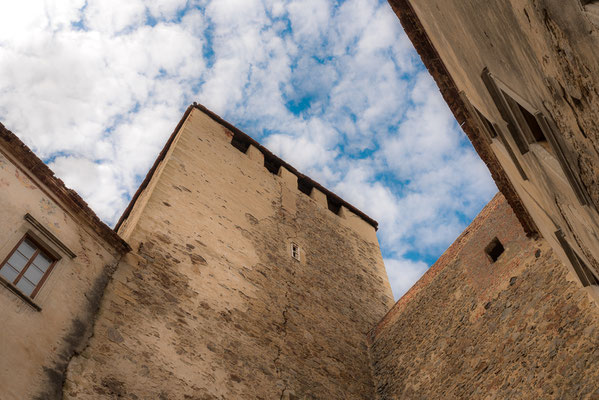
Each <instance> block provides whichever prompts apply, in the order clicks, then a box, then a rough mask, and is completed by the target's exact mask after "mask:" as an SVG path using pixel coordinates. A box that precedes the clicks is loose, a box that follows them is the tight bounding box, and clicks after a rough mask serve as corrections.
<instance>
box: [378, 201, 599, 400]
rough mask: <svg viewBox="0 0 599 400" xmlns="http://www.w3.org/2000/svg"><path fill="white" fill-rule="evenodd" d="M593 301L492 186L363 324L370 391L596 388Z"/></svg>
mask: <svg viewBox="0 0 599 400" xmlns="http://www.w3.org/2000/svg"><path fill="white" fill-rule="evenodd" d="M495 237H497V238H498V239H499V240H500V241H501V242H502V244H503V245H504V246H505V252H504V253H503V254H502V255H501V256H500V257H499V259H498V260H497V261H496V262H494V263H492V262H491V259H490V258H489V257H488V256H487V255H486V253H485V247H486V246H487V244H488V243H489V242H491V240H493V238H495ZM598 311H599V309H598V308H597V305H596V304H595V303H594V302H593V301H592V300H591V297H590V296H589V294H588V293H587V292H586V291H585V290H583V289H582V288H581V286H580V284H579V283H578V282H577V281H575V278H574V276H573V274H572V273H571V272H570V271H569V269H568V268H566V267H565V266H564V265H563V264H562V263H561V262H560V261H559V259H558V258H556V257H555V255H554V253H553V251H552V249H551V247H550V246H548V244H547V243H546V242H545V241H544V240H543V239H538V240H533V239H529V238H527V237H526V236H525V234H524V232H523V230H522V228H521V227H520V224H519V223H518V220H517V219H516V217H515V215H514V213H513V212H512V211H511V208H510V207H509V206H508V204H507V203H506V202H505V200H504V198H503V197H502V196H501V195H498V196H496V198H495V199H493V200H492V201H491V202H490V203H489V205H487V207H486V208H485V209H484V210H483V211H482V212H481V213H480V215H479V216H478V217H477V218H476V219H475V221H474V222H473V223H472V225H471V226H469V227H468V228H467V229H466V230H465V232H464V233H463V234H462V235H461V236H460V237H459V238H458V239H457V240H456V242H455V243H454V244H453V245H452V246H451V247H450V248H449V249H448V250H447V251H446V252H445V254H444V255H443V256H442V257H441V258H440V259H439V260H438V261H437V263H436V264H435V265H433V266H432V267H431V269H430V270H429V271H428V272H427V273H426V274H425V275H424V276H423V277H422V279H421V280H420V281H419V282H418V283H417V284H416V285H415V286H414V287H413V288H412V289H411V290H410V291H409V292H408V293H407V294H406V295H405V296H404V297H402V298H401V299H400V300H399V301H398V302H397V304H396V305H395V306H394V307H393V308H392V310H391V311H390V312H389V313H388V314H387V315H386V316H385V318H383V320H382V321H381V322H380V324H379V325H378V326H377V327H376V328H375V329H374V330H373V331H372V333H371V337H370V338H371V354H372V359H373V368H374V375H375V381H376V391H377V397H376V398H378V399H381V400H383V399H386V400H390V399H427V400H430V399H532V398H540V399H593V398H597V396H599V384H597V382H598V379H599V350H598V349H599V347H598V345H599V313H598Z"/></svg>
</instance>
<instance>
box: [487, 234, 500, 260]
mask: <svg viewBox="0 0 599 400" xmlns="http://www.w3.org/2000/svg"><path fill="white" fill-rule="evenodd" d="M504 251H505V249H504V247H503V245H502V244H501V242H500V241H499V239H497V238H495V239H493V240H491V243H489V244H488V245H487V247H486V248H485V253H487V255H488V256H489V258H490V259H491V261H492V262H495V261H497V259H498V258H499V256H501V255H502V254H503V252H504Z"/></svg>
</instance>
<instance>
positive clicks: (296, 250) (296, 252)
mask: <svg viewBox="0 0 599 400" xmlns="http://www.w3.org/2000/svg"><path fill="white" fill-rule="evenodd" d="M291 257H293V258H295V259H296V260H298V261H300V247H299V246H298V245H297V244H295V243H291Z"/></svg>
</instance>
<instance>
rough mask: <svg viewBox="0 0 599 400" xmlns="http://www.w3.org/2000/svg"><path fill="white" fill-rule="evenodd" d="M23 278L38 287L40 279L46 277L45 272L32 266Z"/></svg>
mask: <svg viewBox="0 0 599 400" xmlns="http://www.w3.org/2000/svg"><path fill="white" fill-rule="evenodd" d="M23 276H24V277H25V278H27V279H29V281H30V282H31V283H33V284H34V285H37V284H38V283H39V281H40V279H42V276H44V272H43V271H41V270H40V269H39V268H38V267H36V266H35V265H33V264H31V265H30V266H29V268H27V271H25V273H24V274H23Z"/></svg>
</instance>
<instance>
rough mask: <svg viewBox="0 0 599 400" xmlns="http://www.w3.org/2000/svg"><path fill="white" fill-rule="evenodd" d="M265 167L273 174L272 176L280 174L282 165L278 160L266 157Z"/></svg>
mask: <svg viewBox="0 0 599 400" xmlns="http://www.w3.org/2000/svg"><path fill="white" fill-rule="evenodd" d="M264 167H265V168H266V169H267V170H268V171H269V172H270V173H271V174H275V175H276V174H278V173H279V168H281V164H280V162H278V160H277V159H275V158H271V157H267V156H265V157H264Z"/></svg>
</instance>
